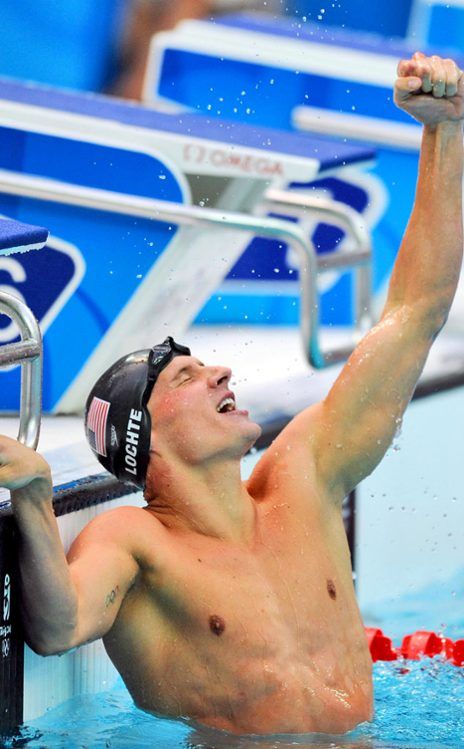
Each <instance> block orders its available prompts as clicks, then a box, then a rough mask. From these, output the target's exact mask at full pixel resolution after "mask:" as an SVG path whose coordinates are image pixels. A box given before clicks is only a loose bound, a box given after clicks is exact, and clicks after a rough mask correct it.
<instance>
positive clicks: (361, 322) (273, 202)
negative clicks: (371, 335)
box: [265, 189, 374, 340]
mask: <svg viewBox="0 0 464 749" xmlns="http://www.w3.org/2000/svg"><path fill="white" fill-rule="evenodd" d="M265 198H266V202H267V203H268V204H269V207H270V208H272V209H273V210H275V209H276V208H286V209H288V208H295V209H298V210H302V211H303V212H305V211H311V214H312V215H316V216H320V217H321V219H322V220H323V221H326V222H327V223H330V224H332V225H335V226H339V227H340V228H341V229H343V230H344V231H345V232H346V233H347V234H348V235H349V236H350V237H351V239H352V240H353V244H354V247H353V248H344V247H343V246H340V248H339V249H338V250H335V251H333V252H330V253H326V254H322V255H316V258H317V260H316V262H317V269H318V272H319V273H324V272H325V271H331V270H336V269H344V270H352V271H353V272H354V273H355V289H354V295H353V296H354V304H353V307H354V320H355V323H354V324H355V331H356V332H355V336H356V339H357V340H359V338H360V337H361V336H363V335H364V334H365V333H366V331H367V330H368V329H369V328H371V327H372V325H373V323H374V317H373V311H372V242H371V235H370V233H369V231H368V230H367V228H366V226H365V224H363V223H362V219H361V216H360V214H359V213H357V212H356V211H355V210H354V209H353V208H351V207H350V206H348V205H346V204H345V203H341V202H340V201H337V200H329V199H327V198H322V197H313V196H312V195H308V194H302V193H301V192H296V191H291V190H274V189H270V190H267V192H266V195H265Z"/></svg>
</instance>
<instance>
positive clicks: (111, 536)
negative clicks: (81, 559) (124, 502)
mask: <svg viewBox="0 0 464 749" xmlns="http://www.w3.org/2000/svg"><path fill="white" fill-rule="evenodd" d="M165 535H166V533H165V529H164V526H163V525H162V524H161V523H160V522H159V520H157V518H155V517H154V516H153V514H152V513H150V512H147V510H146V508H144V507H130V506H122V507H116V508H114V509H112V510H106V511H105V512H102V513H100V514H99V515H97V517H95V518H93V519H92V520H91V521H90V522H89V523H88V524H87V525H86V526H85V527H84V528H83V530H82V531H81V532H80V533H79V535H78V536H77V538H76V539H75V541H74V542H73V544H72V547H71V550H70V553H71V554H72V555H74V554H76V553H81V552H82V551H83V550H85V549H87V548H90V547H92V546H94V545H98V546H99V547H100V548H101V547H109V546H117V547H118V548H119V549H120V550H121V551H124V552H127V553H129V554H130V555H131V556H133V557H134V558H136V559H137V560H138V561H139V562H141V563H143V562H148V560H149V558H151V556H152V553H153V550H155V549H158V550H160V549H161V548H162V545H163V544H164V543H165V540H164V538H165Z"/></svg>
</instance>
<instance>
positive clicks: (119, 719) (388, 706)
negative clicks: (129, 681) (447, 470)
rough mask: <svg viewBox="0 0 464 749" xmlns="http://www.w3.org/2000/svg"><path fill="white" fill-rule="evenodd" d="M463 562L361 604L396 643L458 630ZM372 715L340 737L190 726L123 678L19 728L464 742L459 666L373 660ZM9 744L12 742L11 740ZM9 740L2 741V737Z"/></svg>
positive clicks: (70, 748)
mask: <svg viewBox="0 0 464 749" xmlns="http://www.w3.org/2000/svg"><path fill="white" fill-rule="evenodd" d="M463 597H464V570H463V571H462V572H461V573H459V574H458V575H456V576H455V578H453V579H452V580H449V581H447V582H446V583H443V582H440V583H436V584H435V585H430V586H428V587H427V589H425V590H422V591H420V592H417V593H414V594H411V595H409V596H407V597H404V598H402V599H398V600H395V601H392V600H388V599H386V600H385V601H384V602H382V603H379V604H377V605H376V606H375V607H372V608H371V609H370V610H369V611H365V612H363V614H364V618H365V621H366V623H367V624H369V625H375V626H381V627H382V628H383V629H384V632H385V634H387V635H388V636H390V637H393V638H394V639H395V642H396V644H399V643H400V641H401V638H402V636H403V635H404V634H408V633H410V632H414V631H415V630H417V629H432V630H434V631H437V632H438V631H442V632H444V633H445V634H446V635H447V636H449V637H452V638H453V639H457V638H458V637H464V610H463V608H462V603H461V602H462V601H463ZM374 688H375V719H374V721H373V722H372V723H369V724H367V723H366V724H363V725H361V726H360V727H358V728H357V729H356V731H354V732H352V733H350V734H346V735H345V736H343V737H327V736H321V735H318V736H316V735H312V736H308V735H305V736H275V737H274V736H273V737H265V738H262V737H242V738H237V737H233V736H230V735H227V734H224V733H223V732H219V731H213V730H209V729H206V730H196V729H195V728H192V726H190V725H187V724H186V723H184V722H181V721H172V720H163V719H159V718H155V717H153V716H151V715H148V714H146V713H144V712H142V711H140V710H138V709H137V708H136V707H134V705H133V703H132V700H131V698H130V697H129V695H128V693H127V691H126V690H125V688H124V686H123V684H122V682H121V683H120V684H118V685H117V686H116V687H115V688H114V689H113V690H112V691H111V692H107V693H102V694H99V695H90V696H84V697H80V698H75V699H72V700H69V701H68V702H66V703H63V704H62V705H60V706H59V707H57V708H55V709H53V710H50V711H49V712H48V713H47V714H46V715H44V716H42V717H41V718H40V719H38V720H36V721H34V722H33V724H31V725H30V726H28V727H27V728H25V729H24V731H23V733H22V741H24V742H25V743H26V745H27V747H29V748H30V749H145V747H146V748H147V749H148V748H149V749H155V747H156V748H159V749H223V748H224V749H226V747H227V748H228V749H235V748H237V749H239V747H240V749H241V748H242V747H243V748H244V749H245V747H246V748H247V749H254V748H255V747H256V749H289V748H290V747H295V746H300V747H310V746H318V747H326V749H342V748H343V749H351V747H358V749H388V748H390V747H391V749H451V748H452V749H457V748H458V747H464V710H463V706H464V668H457V667H455V666H452V665H450V664H448V663H446V662H444V661H442V660H441V659H440V658H435V659H423V660H422V661H401V662H395V661H394V662H390V663H377V664H375V666H374ZM8 745H9V746H15V745H16V746H18V745H19V744H18V743H16V744H15V743H10V744H8ZM5 746H7V745H5Z"/></svg>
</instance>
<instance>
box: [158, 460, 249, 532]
mask: <svg viewBox="0 0 464 749" xmlns="http://www.w3.org/2000/svg"><path fill="white" fill-rule="evenodd" d="M155 487H156V489H155ZM145 498H146V500H147V502H148V507H149V509H150V511H151V512H153V513H154V514H155V515H156V517H157V518H158V519H159V520H160V522H161V523H163V525H165V526H166V527H168V528H172V529H175V530H179V531H185V532H195V533H200V534H202V535H206V536H212V537H216V538H221V539H224V540H226V539H227V540H230V541H237V542H242V543H247V542H249V541H251V539H252V538H253V535H254V527H255V506H254V502H253V500H252V498H251V496H250V495H249V493H248V491H247V490H246V488H245V487H244V485H243V482H242V480H241V476H240V462H239V461H238V460H230V461H217V462H215V463H212V464H209V465H206V466H205V465H203V464H202V465H201V467H200V466H193V467H192V466H188V467H186V466H184V465H167V464H166V462H165V461H162V460H161V459H158V460H156V459H155V460H154V461H153V465H152V464H151V465H150V469H149V472H148V474H147V488H146V490H145Z"/></svg>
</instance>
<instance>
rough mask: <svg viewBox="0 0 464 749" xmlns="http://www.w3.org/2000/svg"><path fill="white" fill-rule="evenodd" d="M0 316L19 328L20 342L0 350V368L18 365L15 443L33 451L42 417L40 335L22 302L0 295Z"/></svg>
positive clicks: (13, 297)
mask: <svg viewBox="0 0 464 749" xmlns="http://www.w3.org/2000/svg"><path fill="white" fill-rule="evenodd" d="M0 312H1V313H2V314H4V315H7V316H8V317H9V318H11V320H13V322H15V323H16V325H17V326H18V328H19V331H20V334H21V340H20V341H18V343H8V344H6V345H5V346H0V368H1V367H7V366H10V365H11V364H21V405H20V411H19V433H18V441H19V442H22V443H23V444H24V445H27V447H32V448H33V449H34V450H35V448H36V447H37V444H38V442H39V434H40V419H41V416H42V334H41V332H40V328H39V323H38V322H37V320H36V319H35V317H34V315H33V314H32V312H31V310H30V309H29V307H27V306H26V305H25V304H24V302H22V301H21V300H20V299H17V298H16V297H15V296H12V295H11V294H7V293H6V292H4V291H1V292H0Z"/></svg>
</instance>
